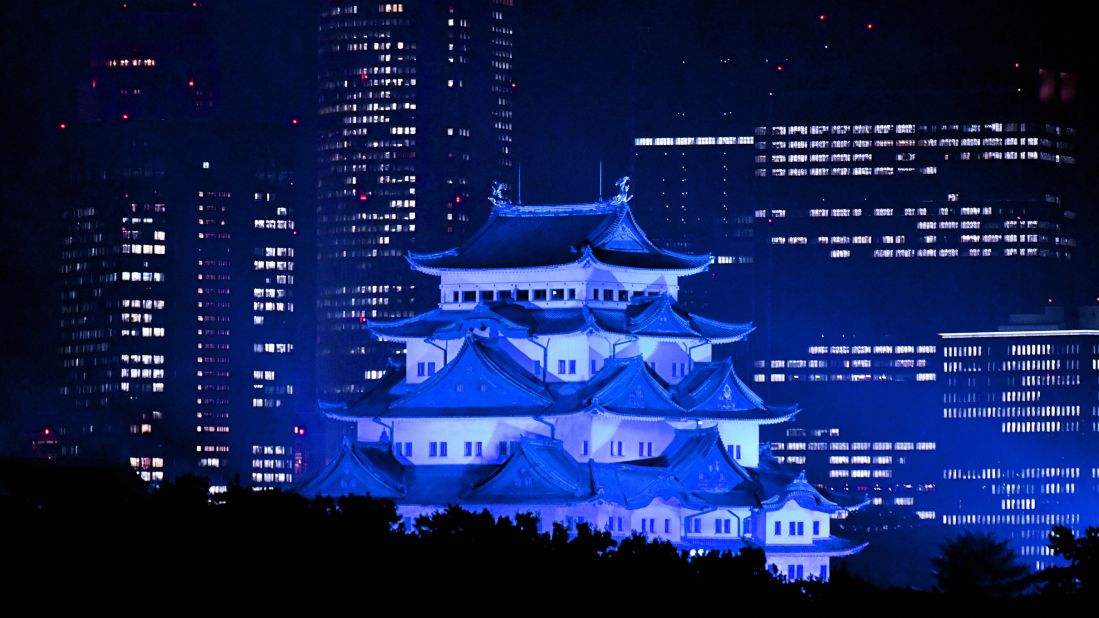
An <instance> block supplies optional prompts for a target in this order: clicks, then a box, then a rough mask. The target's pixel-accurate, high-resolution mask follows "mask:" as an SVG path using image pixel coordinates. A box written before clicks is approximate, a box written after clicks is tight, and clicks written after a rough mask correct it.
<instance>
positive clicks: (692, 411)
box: [321, 333, 798, 424]
mask: <svg viewBox="0 0 1099 618" xmlns="http://www.w3.org/2000/svg"><path fill="white" fill-rule="evenodd" d="M501 345H506V339H504V338H498V337H481V336H478V335H475V334H472V333H466V336H465V345H463V346H462V349H461V350H460V351H459V352H458V354H457V356H455V357H454V358H453V359H452V360H451V361H450V362H448V363H446V364H445V365H444V366H443V367H442V369H440V370H439V372H438V373H436V374H435V375H433V376H431V377H429V378H427V379H426V380H425V381H423V382H421V383H419V384H409V383H408V382H407V381H406V380H405V375H404V369H403V368H402V367H399V366H395V365H394V366H392V367H391V368H390V370H389V372H387V373H386V374H385V375H384V376H383V377H382V378H381V379H380V380H378V381H377V382H376V383H375V384H374V385H373V387H372V388H371V390H370V392H368V393H366V394H365V395H364V396H363V397H361V398H359V399H358V400H355V401H352V402H350V403H347V404H326V403H322V404H321V407H322V409H323V410H324V411H325V412H326V413H327V414H328V415H329V416H330V417H332V418H337V419H343V420H356V419H362V418H375V417H381V418H504V417H522V416H526V417H532V416H553V415H568V414H575V413H579V412H588V411H594V412H599V413H610V414H616V415H619V416H623V417H631V418H643V419H650V420H665V419H675V420H691V419H697V420H702V419H717V420H740V421H746V422H756V423H761V424H770V423H777V422H780V421H783V420H786V419H789V418H791V417H792V416H794V415H795V414H797V412H798V408H797V406H769V405H767V404H766V403H764V402H763V400H762V399H760V397H759V396H758V395H756V394H755V393H753V392H752V391H751V390H750V389H749V388H748V386H747V385H746V384H744V382H743V381H742V380H740V378H739V377H737V375H736V372H735V371H734V370H733V365H732V362H731V361H730V360H728V359H727V360H725V361H722V362H717V363H695V364H694V366H693V368H692V370H691V371H690V373H688V374H687V376H686V377H685V378H684V379H683V381H682V382H680V384H679V385H677V386H671V385H669V384H668V383H666V382H665V381H664V380H663V379H661V378H660V376H659V375H657V373H656V372H655V371H654V370H653V368H652V367H650V366H649V365H648V364H646V363H645V362H644V360H643V359H642V358H641V357H640V356H631V357H625V358H611V359H607V360H606V361H605V363H604V365H603V367H602V369H600V370H599V372H597V373H596V374H595V375H594V376H592V378H591V379H590V380H588V381H586V382H564V381H562V382H551V383H543V382H542V381H541V380H540V379H538V376H535V375H534V374H532V373H531V372H530V371H528V370H527V369H525V368H523V367H520V366H519V365H518V363H516V362H515V361H514V360H513V359H512V358H510V357H509V356H508V355H507V353H506V351H504V350H501V349H499V348H500V346H501Z"/></svg>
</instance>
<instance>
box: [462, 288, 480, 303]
mask: <svg viewBox="0 0 1099 618" xmlns="http://www.w3.org/2000/svg"><path fill="white" fill-rule="evenodd" d="M476 301H477V291H476V290H466V291H465V292H462V302H464V303H472V302H476Z"/></svg>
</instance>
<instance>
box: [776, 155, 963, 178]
mask: <svg viewBox="0 0 1099 618" xmlns="http://www.w3.org/2000/svg"><path fill="white" fill-rule="evenodd" d="M962 158H963V159H964V158H965V157H962ZM914 173H919V174H923V175H933V174H938V173H939V169H938V168H937V167H935V166H927V167H920V168H915V167H897V168H893V167H888V166H887V167H832V168H828V167H811V168H804V167H791V168H774V169H771V170H770V175H771V176H775V177H780V178H781V177H788V176H794V177H799V176H893V175H894V174H914ZM755 175H756V176H767V175H768V170H767V169H765V168H757V169H756V171H755Z"/></svg>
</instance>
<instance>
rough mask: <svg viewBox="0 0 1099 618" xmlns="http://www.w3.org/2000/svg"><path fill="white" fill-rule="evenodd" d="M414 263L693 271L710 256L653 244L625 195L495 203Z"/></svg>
mask: <svg viewBox="0 0 1099 618" xmlns="http://www.w3.org/2000/svg"><path fill="white" fill-rule="evenodd" d="M407 255H408V261H409V262H410V263H411V264H412V267H413V268H414V269H416V270H419V271H421V272H424V273H427V274H432V275H438V274H441V273H442V272H446V271H466V270H486V269H487V270H492V269H496V270H512V269H532V268H549V267H555V266H567V265H573V264H604V265H607V266H611V267H618V268H629V269H642V270H666V271H670V272H672V273H675V274H693V273H697V272H701V271H703V270H705V269H706V268H707V267H708V266H709V265H710V255H709V254H705V255H689V254H683V253H675V252H672V251H667V250H665V249H661V248H659V247H657V246H656V245H655V244H653V243H652V241H650V240H649V238H648V236H646V235H645V232H644V231H642V230H641V228H640V226H639V225H638V224H637V220H636V219H635V218H634V216H633V212H632V211H631V210H630V207H629V203H628V197H624V196H622V195H620V196H618V197H616V198H614V199H612V200H610V201H600V202H595V203H591V204H568V205H556V206H523V205H518V204H508V203H505V202H502V201H499V200H497V201H494V202H493V208H492V211H491V212H490V213H489V216H488V220H487V221H485V224H484V225H482V226H481V228H480V229H479V230H477V231H476V232H474V233H473V234H472V235H471V236H470V237H469V238H468V239H467V240H466V241H465V242H464V243H462V245H460V246H458V247H455V248H452V249H448V250H446V251H440V252H438V253H412V252H409V253H408V254H407Z"/></svg>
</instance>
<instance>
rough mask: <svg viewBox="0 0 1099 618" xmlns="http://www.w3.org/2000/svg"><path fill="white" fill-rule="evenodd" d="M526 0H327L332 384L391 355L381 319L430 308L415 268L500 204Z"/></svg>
mask: <svg viewBox="0 0 1099 618" xmlns="http://www.w3.org/2000/svg"><path fill="white" fill-rule="evenodd" d="M513 13H514V7H513V2H512V0H476V1H455V2H430V1H427V0H424V1H418V0H411V1H406V2H399V3H390V2H368V1H362V0H333V1H330V2H326V3H325V5H324V7H323V9H322V14H321V18H320V43H319V44H320V48H319V89H320V90H319V92H320V93H319V109H318V122H319V140H318V150H317V162H318V174H317V181H318V195H317V234H318V237H317V252H318V253H317V255H318V270H317V291H318V301H317V322H318V325H317V359H318V362H317V370H318V392H319V394H320V395H321V396H322V397H325V398H329V399H339V398H347V397H349V396H350V395H352V394H354V393H355V392H359V391H361V390H362V388H363V387H364V385H365V384H366V383H367V382H368V381H369V380H374V379H378V378H380V377H381V376H382V374H383V373H384V369H385V363H386V357H387V356H388V355H389V354H391V353H394V354H397V353H401V352H402V351H401V350H398V349H396V348H393V347H388V346H385V345H384V344H381V343H379V342H376V341H372V340H371V338H370V336H369V334H368V333H367V332H366V331H364V330H363V329H362V328H361V326H362V324H363V323H364V322H365V321H366V320H368V319H388V318H402V317H408V316H411V315H413V314H414V313H416V312H418V311H422V310H424V309H427V308H430V307H431V306H432V305H433V304H434V303H435V302H437V296H436V294H435V291H434V290H432V289H430V286H429V287H426V288H425V287H424V284H425V282H426V281H427V280H426V279H425V278H424V277H423V276H422V275H418V274H416V273H412V272H410V271H409V270H408V268H407V264H406V262H405V259H404V256H405V255H406V254H407V252H408V251H409V250H411V249H418V250H421V251H422V250H430V249H431V248H434V247H440V246H443V245H445V244H447V243H450V244H453V243H454V241H453V239H454V238H457V237H459V235H460V234H461V233H462V232H463V231H466V228H467V226H468V225H469V222H470V221H476V220H478V219H480V218H481V217H483V215H484V214H485V213H487V210H488V203H487V202H486V201H485V200H484V198H485V196H487V194H488V191H489V187H490V184H491V183H492V182H493V181H494V180H508V179H510V178H512V176H513V171H512V143H511V142H512V122H513V118H512V113H513V106H512V100H513V92H514V90H515V88H516V86H517V84H516V83H515V82H514V81H513V79H514V78H513V75H512V71H513V62H514V59H513V57H512V56H513V38H514V15H513Z"/></svg>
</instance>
